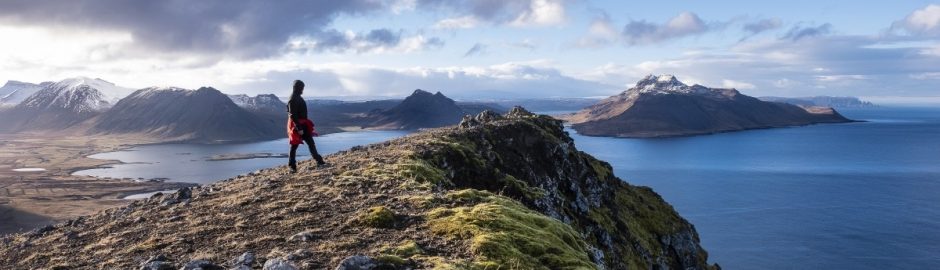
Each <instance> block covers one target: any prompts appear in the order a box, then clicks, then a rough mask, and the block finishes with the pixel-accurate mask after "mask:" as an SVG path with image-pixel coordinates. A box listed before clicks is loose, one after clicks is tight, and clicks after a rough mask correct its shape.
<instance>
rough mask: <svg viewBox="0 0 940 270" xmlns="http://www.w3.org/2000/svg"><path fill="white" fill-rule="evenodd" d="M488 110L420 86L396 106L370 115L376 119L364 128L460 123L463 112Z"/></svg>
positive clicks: (465, 113)
mask: <svg viewBox="0 0 940 270" xmlns="http://www.w3.org/2000/svg"><path fill="white" fill-rule="evenodd" d="M485 109H487V108H486V106H484V105H480V104H470V105H466V106H465V107H461V106H460V105H458V104H457V102H455V101H454V100H453V99H450V98H448V97H446V96H444V94H441V92H437V93H435V94H431V93H430V92H427V91H424V90H421V89H418V90H415V91H414V92H413V93H412V94H411V95H410V96H408V97H407V98H405V100H403V101H402V102H401V103H399V104H398V105H396V106H395V107H392V108H390V109H387V110H381V111H376V112H373V113H372V114H371V115H370V117H371V118H373V119H374V120H373V121H372V122H371V123H368V124H367V125H365V127H368V128H374V129H401V130H415V129H419V128H434V127H442V126H448V125H454V124H457V123H460V119H461V118H463V116H464V115H467V114H476V113H478V112H479V111H482V110H485Z"/></svg>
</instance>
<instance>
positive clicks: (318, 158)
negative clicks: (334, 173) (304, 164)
mask: <svg viewBox="0 0 940 270" xmlns="http://www.w3.org/2000/svg"><path fill="white" fill-rule="evenodd" d="M304 143H306V144H307V147H309V148H310V155H311V156H313V159H314V160H316V161H317V165H322V164H324V163H326V162H325V161H323V157H322V156H320V153H319V152H317V144H316V143H315V142H313V136H310V135H306V136H304Z"/></svg>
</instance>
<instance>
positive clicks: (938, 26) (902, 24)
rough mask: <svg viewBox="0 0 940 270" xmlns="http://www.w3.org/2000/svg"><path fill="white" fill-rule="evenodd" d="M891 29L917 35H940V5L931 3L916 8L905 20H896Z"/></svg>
mask: <svg viewBox="0 0 940 270" xmlns="http://www.w3.org/2000/svg"><path fill="white" fill-rule="evenodd" d="M891 30H894V31H904V32H906V33H908V34H911V35H916V36H926V37H938V36H940V5H937V4H931V5H928V6H926V7H924V8H922V9H918V10H915V11H914V12H912V13H911V14H909V15H907V17H906V18H904V19H903V20H900V21H896V22H894V24H893V25H892V26H891Z"/></svg>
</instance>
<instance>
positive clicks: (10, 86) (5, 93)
mask: <svg viewBox="0 0 940 270" xmlns="http://www.w3.org/2000/svg"><path fill="white" fill-rule="evenodd" d="M50 84H52V82H44V83H41V84H33V83H28V82H20V81H7V83H6V84H4V85H3V87H0V107H13V106H16V105H17V104H20V102H23V100H25V99H26V98H27V97H29V96H31V95H33V94H35V93H36V92H38V91H39V90H42V88H43V87H44V86H48V85H50Z"/></svg>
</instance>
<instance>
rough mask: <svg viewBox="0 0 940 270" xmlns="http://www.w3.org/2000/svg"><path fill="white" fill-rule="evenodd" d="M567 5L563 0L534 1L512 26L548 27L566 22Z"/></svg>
mask: <svg viewBox="0 0 940 270" xmlns="http://www.w3.org/2000/svg"><path fill="white" fill-rule="evenodd" d="M565 20H566V17H565V5H564V2H563V1H562V0H532V1H531V2H530V3H529V9H527V10H525V11H523V12H522V13H521V14H519V17H516V19H515V20H513V21H512V22H511V23H510V25H513V26H547V25H558V24H561V23H563V22H565Z"/></svg>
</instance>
